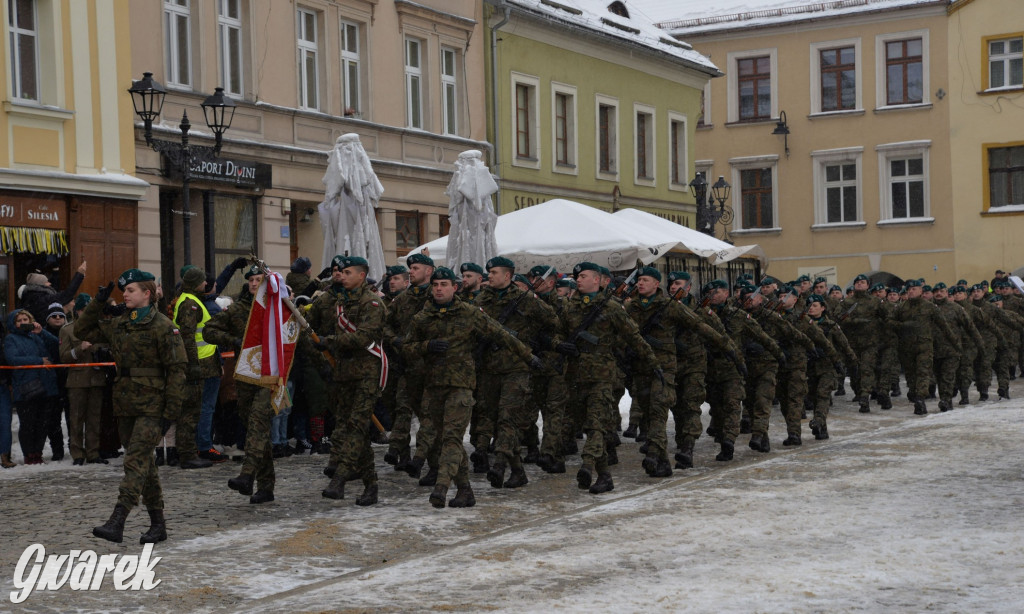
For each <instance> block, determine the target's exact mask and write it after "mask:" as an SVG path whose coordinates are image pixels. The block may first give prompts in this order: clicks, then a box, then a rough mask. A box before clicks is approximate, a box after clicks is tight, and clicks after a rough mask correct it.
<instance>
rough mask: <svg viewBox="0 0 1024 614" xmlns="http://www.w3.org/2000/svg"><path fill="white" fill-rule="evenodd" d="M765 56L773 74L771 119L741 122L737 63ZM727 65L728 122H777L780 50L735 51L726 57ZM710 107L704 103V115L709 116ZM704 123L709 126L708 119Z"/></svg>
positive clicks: (772, 48)
mask: <svg viewBox="0 0 1024 614" xmlns="http://www.w3.org/2000/svg"><path fill="white" fill-rule="evenodd" d="M763 55H767V56H768V61H769V63H770V70H771V72H772V74H771V80H770V83H771V96H772V104H771V118H768V119H763V120H744V121H742V122H741V121H740V89H739V70H738V66H737V62H738V61H739V60H745V59H747V58H754V57H760V56H763ZM726 65H727V66H728V67H729V68H728V70H726V73H727V74H726V79H727V80H728V97H727V100H726V103H727V113H726V121H727V122H728V123H730V124H733V123H742V124H757V123H760V122H769V121H777V118H778V117H779V50H778V49H777V48H775V47H771V48H767V49H751V50H747V51H733V52H731V53H729V54H728V55H727V56H726ZM709 106H710V104H709V102H708V100H707V99H706V100H705V102H704V113H705V115H706V114H707V109H708V107H709ZM704 123H705V124H708V123H709V122H708V119H707V117H705V119H704Z"/></svg>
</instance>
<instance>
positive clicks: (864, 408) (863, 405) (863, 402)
mask: <svg viewBox="0 0 1024 614" xmlns="http://www.w3.org/2000/svg"><path fill="white" fill-rule="evenodd" d="M870 412H871V401H869V400H868V399H867V397H861V399H860V413H862V414H867V413H870Z"/></svg>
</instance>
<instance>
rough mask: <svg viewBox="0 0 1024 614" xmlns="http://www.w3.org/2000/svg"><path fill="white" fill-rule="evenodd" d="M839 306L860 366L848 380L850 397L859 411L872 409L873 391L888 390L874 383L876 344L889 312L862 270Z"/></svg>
mask: <svg viewBox="0 0 1024 614" xmlns="http://www.w3.org/2000/svg"><path fill="white" fill-rule="evenodd" d="M826 304H828V299H826ZM839 309H840V311H841V313H842V315H841V316H838V321H841V322H842V325H843V332H844V333H845V335H846V339H847V341H849V342H850V347H851V348H853V351H854V353H855V354H857V364H859V365H861V367H862V368H860V369H858V370H857V373H856V375H857V377H856V378H853V379H852V380H851V381H850V387H851V388H853V394H854V398H853V400H854V401H856V402H857V403H858V404H859V405H860V412H861V413H868V412H869V411H871V406H870V403H871V399H870V395H871V394H872V393H874V392H877V394H878V396H879V398H880V397H881V396H882V395H884V396H886V397H888V396H889V391H888V390H878V389H876V385H875V365H876V364H877V363H878V346H879V343H880V342H881V340H882V338H883V332H884V330H885V325H886V320H887V318H888V312H887V311H886V309H885V306H884V305H883V304H882V301H881V300H879V299H878V298H877V297H875V296H872V295H871V294H868V276H867V275H863V274H861V275H858V276H857V277H856V278H854V280H853V296H852V297H849V298H846V299H843V302H842V303H841V307H840V308H839ZM833 313H834V312H833ZM879 402H880V403H881V399H879ZM882 404H883V405H884V403H882Z"/></svg>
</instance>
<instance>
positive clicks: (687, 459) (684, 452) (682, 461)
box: [676, 437, 693, 469]
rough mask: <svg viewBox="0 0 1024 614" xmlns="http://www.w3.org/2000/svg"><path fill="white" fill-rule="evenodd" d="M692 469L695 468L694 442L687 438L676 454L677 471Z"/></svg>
mask: <svg viewBox="0 0 1024 614" xmlns="http://www.w3.org/2000/svg"><path fill="white" fill-rule="evenodd" d="M691 467H693V440H692V439H690V438H689V437H687V438H686V439H684V440H683V445H681V446H679V450H678V451H677V452H676V469H690V468H691Z"/></svg>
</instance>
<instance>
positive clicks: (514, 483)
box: [504, 467, 530, 488]
mask: <svg viewBox="0 0 1024 614" xmlns="http://www.w3.org/2000/svg"><path fill="white" fill-rule="evenodd" d="M529 481H530V479H529V478H527V477H526V470H525V469H523V468H522V467H520V468H518V469H515V468H513V469H512V474H511V475H509V476H508V479H507V480H505V484H504V487H505V488H519V487H520V486H526V484H527V483H528V482H529Z"/></svg>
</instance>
